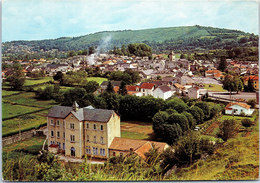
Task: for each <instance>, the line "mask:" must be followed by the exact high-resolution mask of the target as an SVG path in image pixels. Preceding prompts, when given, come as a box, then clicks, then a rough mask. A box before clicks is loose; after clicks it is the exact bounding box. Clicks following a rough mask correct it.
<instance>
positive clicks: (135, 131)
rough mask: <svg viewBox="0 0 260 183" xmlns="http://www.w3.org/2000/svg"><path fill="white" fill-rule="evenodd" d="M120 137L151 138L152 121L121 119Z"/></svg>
mask: <svg viewBox="0 0 260 183" xmlns="http://www.w3.org/2000/svg"><path fill="white" fill-rule="evenodd" d="M121 137H124V138H130V139H146V140H148V139H149V140H152V137H153V128H152V123H147V122H139V121H123V122H121Z"/></svg>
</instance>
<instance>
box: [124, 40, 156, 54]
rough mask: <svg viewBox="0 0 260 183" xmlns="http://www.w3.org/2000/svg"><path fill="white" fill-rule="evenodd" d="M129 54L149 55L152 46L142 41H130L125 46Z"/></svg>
mask: <svg viewBox="0 0 260 183" xmlns="http://www.w3.org/2000/svg"><path fill="white" fill-rule="evenodd" d="M127 49H128V51H129V54H132V55H135V56H139V57H145V56H148V57H151V56H152V48H151V47H150V46H148V45H146V44H144V43H132V44H129V45H128V47H127Z"/></svg>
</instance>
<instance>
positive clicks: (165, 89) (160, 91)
mask: <svg viewBox="0 0 260 183" xmlns="http://www.w3.org/2000/svg"><path fill="white" fill-rule="evenodd" d="M172 94H173V92H172V90H171V88H170V87H169V86H166V85H163V86H158V87H157V88H156V89H155V90H154V92H153V96H154V97H155V98H162V99H163V100H166V99H168V98H170V97H171V96H172Z"/></svg>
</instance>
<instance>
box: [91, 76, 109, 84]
mask: <svg viewBox="0 0 260 183" xmlns="http://www.w3.org/2000/svg"><path fill="white" fill-rule="evenodd" d="M87 80H88V81H96V82H97V83H98V84H99V85H100V84H101V83H102V82H103V81H107V78H101V77H88V78H87Z"/></svg>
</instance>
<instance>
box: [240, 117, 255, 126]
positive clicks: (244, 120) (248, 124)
mask: <svg viewBox="0 0 260 183" xmlns="http://www.w3.org/2000/svg"><path fill="white" fill-rule="evenodd" d="M241 123H242V125H243V126H244V127H251V126H252V125H253V123H252V121H251V120H250V119H248V118H245V119H242V120H241Z"/></svg>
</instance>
